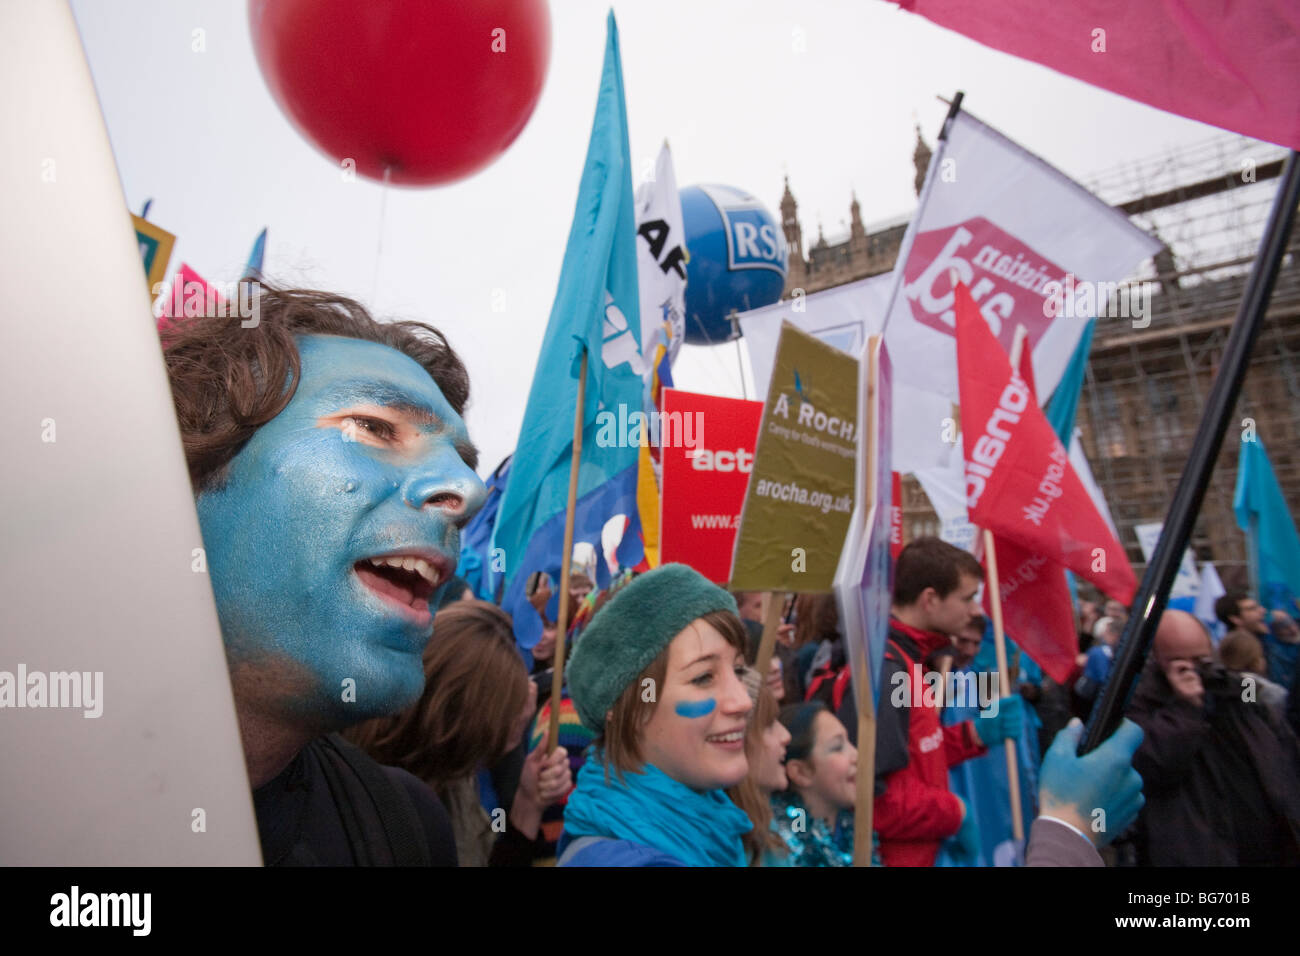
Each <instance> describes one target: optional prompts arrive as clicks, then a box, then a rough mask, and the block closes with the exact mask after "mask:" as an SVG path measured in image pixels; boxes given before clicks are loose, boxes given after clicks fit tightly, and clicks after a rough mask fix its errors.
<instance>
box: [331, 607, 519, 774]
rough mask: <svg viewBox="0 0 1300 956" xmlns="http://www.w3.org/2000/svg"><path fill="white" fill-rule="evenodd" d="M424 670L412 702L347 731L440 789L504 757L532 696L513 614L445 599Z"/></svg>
mask: <svg viewBox="0 0 1300 956" xmlns="http://www.w3.org/2000/svg"><path fill="white" fill-rule="evenodd" d="M424 675H425V682H424V693H423V694H422V695H421V697H420V701H419V703H417V704H416V705H415V706H414V707H411V708H410V709H408V710H405V711H403V712H402V713H400V714H397V715H395V716H392V717H379V718H376V719H374V720H369V721H366V722H365V723H363V724H359V725H357V726H356V727H351V728H349V729H348V730H345V731H344V732H343V735H344V736H345V737H347V738H348V739H349V740H351V741H352V742H353V743H355V744H357V745H358V746H360V747H361V748H362V749H363V750H365V751H366V752H367V753H369V754H370V756H372V757H374V758H375V759H376V760H378V761H379V762H380V763H382V764H387V765H389V766H393V767H401V768H402V769H403V770H407V771H409V772H411V773H413V774H415V775H416V776H417V777H419V778H420V779H421V780H423V781H425V782H426V783H428V784H429V785H430V786H432V787H433V788H434V789H435V790H438V789H441V788H443V787H445V786H446V785H447V784H450V783H452V782H453V781H455V780H458V779H460V778H463V777H466V776H469V775H470V774H472V773H473V772H474V771H475V770H477V769H478V767H480V766H481V765H483V764H490V763H492V762H493V761H495V760H497V759H499V758H500V757H502V756H503V755H504V754H505V752H506V748H507V746H508V745H509V743H510V737H511V734H512V733H513V732H514V731H515V729H516V727H517V726H518V724H519V719H520V714H521V713H522V712H523V709H524V706H525V705H526V704H527V702H528V675H527V673H526V672H525V670H524V662H523V659H522V658H521V657H520V656H519V652H518V651H517V650H516V649H515V637H514V631H513V630H512V628H511V622H510V617H509V615H507V614H506V613H505V612H504V611H502V610H501V609H500V608H499V607H497V606H496V605H495V604H489V603H488V602H487V601H456V602H455V603H453V604H449V605H447V607H445V608H444V609H443V610H441V611H439V612H438V613H437V615H436V616H435V617H434V619H433V639H432V640H430V641H429V644H428V646H427V647H426V648H425V649H424Z"/></svg>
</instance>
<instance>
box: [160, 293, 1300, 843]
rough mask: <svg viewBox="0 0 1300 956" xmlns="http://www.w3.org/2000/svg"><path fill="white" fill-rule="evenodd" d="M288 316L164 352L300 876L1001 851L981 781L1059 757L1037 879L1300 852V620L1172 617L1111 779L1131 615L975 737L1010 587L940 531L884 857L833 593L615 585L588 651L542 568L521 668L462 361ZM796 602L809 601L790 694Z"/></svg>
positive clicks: (418, 338) (582, 608)
mask: <svg viewBox="0 0 1300 956" xmlns="http://www.w3.org/2000/svg"><path fill="white" fill-rule="evenodd" d="M260 305H261V321H260V323H259V325H258V326H257V327H256V328H253V329H247V328H242V327H241V326H240V325H239V324H238V323H239V319H238V318H231V319H223V318H219V317H218V318H211V319H205V320H202V321H196V322H188V323H176V324H173V325H172V326H169V327H168V328H167V329H166V330H165V331H164V333H163V344H164V350H165V357H166V362H167V368H168V373H169V376H170V380H171V385H172V389H173V394H174V397H175V402H176V409H177V415H178V420H179V422H180V425H181V430H182V437H183V441H184V448H185V452H186V456H187V460H188V463H189V467H190V475H191V480H192V483H193V486H194V492H195V497H196V503H197V506H198V513H199V518H200V524H201V528H202V531H203V537H204V544H205V548H206V549H207V557H208V564H209V567H210V569H211V575H212V581H213V590H214V595H215V597H216V600H217V608H218V615H219V618H220V622H221V628H222V636H223V640H224V642H225V646H226V652H227V660H228V664H229V669H230V678H231V687H232V691H233V694H234V700H235V705H236V713H237V716H238V718H239V727H240V733H241V737H242V741H243V745H244V750H245V755H246V759H247V765H248V772H249V782H250V785H251V787H252V789H253V799H254V807H255V810H256V814H257V822H258V827H259V832H260V835H261V841H262V849H263V857H264V860H265V862H266V863H267V864H268V865H352V864H369V865H386V864H389V865H391V864H439V865H456V864H459V865H462V866H483V865H501V866H506V865H514V866H522V865H545V864H556V865H560V866H847V865H850V864H852V863H853V862H854V859H855V855H856V856H858V857H862V856H866V855H869V856H870V858H871V859H872V860H873V862H875V863H876V864H878V865H884V866H930V865H934V864H935V863H936V860H937V859H938V857H939V855H940V853H941V851H945V852H946V853H947V854H948V857H949V858H951V859H954V860H956V861H959V862H960V861H962V860H967V861H970V860H973V859H975V848H976V846H977V845H978V841H979V831H980V827H981V820H980V819H979V818H978V816H979V815H978V814H977V813H976V812H975V810H974V808H973V807H972V806H970V805H969V804H968V802H967V801H966V800H964V799H963V798H962V797H961V796H959V795H957V794H955V793H954V792H953V791H952V788H951V787H950V783H949V772H950V769H951V768H953V767H955V766H957V765H959V764H961V763H962V762H964V761H968V760H971V759H973V758H978V757H981V756H983V755H985V754H987V753H988V752H989V750H990V749H998V748H1000V747H1001V746H1002V742H1003V741H1005V740H1013V741H1018V740H1020V739H1021V738H1022V737H1025V736H1033V737H1034V739H1035V740H1036V741H1039V740H1041V744H1042V746H1041V751H1042V753H1043V757H1042V760H1041V765H1040V766H1037V767H1036V768H1035V769H1036V771H1037V773H1036V779H1037V781H1038V785H1037V788H1036V790H1034V791H1033V792H1030V793H1028V794H1026V799H1027V800H1029V801H1030V802H1031V805H1032V806H1033V807H1036V810H1031V814H1032V819H1033V822H1032V827H1031V829H1030V831H1029V834H1028V845H1027V847H1026V848H1025V851H1024V859H1025V862H1026V863H1027V864H1029V865H1085V866H1087V865H1093V866H1097V865H1102V863H1103V858H1102V856H1101V854H1100V852H1099V851H1101V850H1103V849H1105V850H1106V852H1107V854H1108V856H1109V862H1124V861H1125V860H1126V859H1132V860H1134V861H1136V862H1140V863H1150V864H1156V865H1161V864H1189V865H1195V864H1202V863H1210V864H1294V863H1297V862H1300V751H1298V750H1297V743H1296V736H1295V732H1296V730H1297V712H1296V694H1295V693H1294V691H1293V688H1294V686H1295V680H1296V675H1295V670H1296V656H1297V655H1296V652H1297V649H1300V634H1298V633H1297V629H1296V625H1295V620H1294V618H1293V617H1291V616H1290V615H1287V614H1285V613H1283V614H1281V616H1280V617H1274V618H1273V619H1272V620H1271V621H1270V620H1268V619H1267V617H1266V616H1265V614H1264V612H1263V610H1262V609H1261V608H1260V607H1259V606H1258V605H1257V604H1256V603H1255V602H1254V601H1252V600H1250V599H1249V598H1248V597H1247V596H1246V595H1244V594H1241V593H1234V594H1230V595H1227V596H1225V598H1224V599H1223V600H1222V601H1220V602H1219V609H1218V612H1219V616H1220V618H1221V620H1222V621H1223V624H1224V625H1225V627H1226V628H1228V634H1227V635H1226V636H1225V637H1224V638H1223V639H1222V640H1221V641H1219V643H1218V646H1217V648H1216V647H1215V646H1214V644H1213V643H1212V641H1211V638H1210V636H1209V634H1208V633H1207V632H1206V630H1205V628H1204V627H1203V625H1202V624H1201V623H1200V622H1198V621H1197V620H1196V619H1195V618H1194V617H1192V616H1191V615H1189V614H1185V613H1183V612H1179V611H1167V612H1165V615H1164V617H1163V618H1162V619H1161V621H1160V627H1159V630H1158V632H1157V635H1156V640H1155V646H1154V652H1153V653H1152V655H1151V657H1150V659H1149V661H1148V665H1147V668H1146V670H1145V671H1144V673H1143V676H1142V680H1141V682H1140V684H1139V686H1138V688H1137V692H1136V693H1135V695H1134V697H1133V700H1132V703H1131V705H1130V708H1129V714H1128V719H1125V720H1124V721H1123V723H1122V724H1121V726H1120V727H1119V729H1118V730H1117V731H1116V732H1115V733H1114V734H1113V735H1112V736H1111V737H1110V738H1109V739H1108V740H1107V741H1106V742H1105V743H1104V744H1103V745H1102V746H1101V747H1099V748H1097V749H1096V750H1094V751H1092V752H1091V753H1089V754H1087V755H1086V756H1083V757H1079V756H1078V755H1077V752H1076V751H1077V745H1078V741H1079V738H1080V734H1081V732H1082V725H1081V722H1080V721H1079V719H1078V718H1079V717H1080V716H1086V714H1087V711H1088V709H1089V708H1090V707H1091V704H1092V702H1093V701H1094V700H1095V698H1096V696H1097V693H1098V690H1099V688H1100V687H1101V686H1103V685H1104V683H1105V681H1106V678H1107V673H1108V671H1109V668H1110V667H1111V665H1112V662H1113V659H1114V652H1115V646H1116V643H1117V642H1118V640H1119V637H1120V635H1121V633H1122V632H1123V619H1124V617H1125V615H1126V613H1127V612H1126V610H1125V609H1124V608H1123V607H1122V606H1120V605H1118V603H1117V602H1106V604H1105V606H1104V607H1102V608H1099V607H1097V606H1096V605H1095V604H1094V603H1091V602H1086V601H1085V602H1082V603H1081V608H1080V612H1081V613H1080V647H1079V659H1078V666H1077V667H1076V673H1075V675H1074V676H1073V677H1072V678H1071V680H1070V681H1069V682H1067V683H1066V684H1057V683H1056V682H1053V681H1051V680H1050V678H1046V677H1042V676H1041V674H1039V673H1037V672H1036V671H1033V670H1032V669H1031V668H1028V667H1026V668H1023V669H1020V670H1019V671H1017V672H1016V675H1015V676H1016V678H1017V680H1016V683H1015V684H1014V685H1013V686H1014V690H1013V693H1011V694H1010V695H1009V696H1004V697H1003V696H1000V697H999V698H998V699H997V700H996V701H995V702H993V703H995V704H996V706H988V707H986V708H984V709H982V710H980V711H979V713H978V715H977V716H976V717H974V718H973V719H968V720H957V721H945V720H944V715H943V710H944V706H945V702H944V701H943V700H939V701H933V700H930V699H929V698H927V695H926V694H925V689H924V688H923V687H922V686H920V684H921V682H922V679H923V674H926V673H929V672H932V671H939V672H940V673H948V672H967V671H970V670H971V669H972V668H976V667H978V666H979V664H980V659H981V657H980V649H981V645H983V644H986V643H987V642H988V638H987V623H986V622H985V621H984V619H983V617H982V615H981V609H980V605H979V603H978V600H977V598H978V595H979V593H980V590H981V586H982V584H983V581H984V574H983V569H982V568H981V566H980V564H979V563H978V562H977V561H976V560H975V559H974V558H973V557H972V556H971V555H970V554H968V553H967V552H965V551H962V550H961V549H959V548H956V547H953V546H952V545H949V544H947V543H945V542H943V541H940V540H938V539H935V538H921V539H918V540H915V541H912V542H911V543H909V544H908V545H907V546H906V547H905V548H904V549H903V550H902V552H901V553H900V555H899V556H898V558H897V561H896V565H895V568H894V587H893V604H892V608H891V616H890V622H889V623H890V629H889V636H888V641H887V646H886V650H885V655H884V667H883V671H882V675H881V677H882V681H881V686H882V687H885V688H889V687H892V686H896V685H897V686H902V687H906V688H907V689H908V693H906V694H902V695H900V697H899V700H901V701H902V703H901V704H900V703H898V702H896V701H895V700H894V699H892V695H890V694H889V693H888V692H887V691H882V692H881V694H880V699H879V704H878V706H877V707H876V711H875V741H874V744H875V746H874V752H875V765H874V780H873V781H871V783H872V787H871V788H870V789H871V791H872V793H873V795H874V799H873V827H872V846H871V848H870V853H869V854H867V852H866V850H865V848H863V850H862V852H861V853H857V854H855V849H857V848H855V843H854V819H855V808H856V806H857V802H858V800H859V793H860V792H861V790H862V789H864V788H860V787H859V785H858V780H857V771H858V750H857V748H858V746H859V744H860V743H861V742H860V741H859V740H858V739H857V738H858V733H859V720H858V714H857V698H856V696H855V690H854V688H853V687H852V681H851V678H850V668H849V666H848V658H849V657H850V656H851V649H850V648H849V647H848V646H847V644H846V642H847V640H849V639H850V638H851V636H849V635H844V634H841V633H840V629H839V623H838V614H837V612H836V605H835V601H834V599H833V598H832V597H830V596H827V595H815V594H801V595H797V596H793V595H779V594H752V593H742V594H737V595H732V594H730V593H728V592H727V591H725V590H723V589H721V588H720V587H718V586H716V585H715V584H713V583H710V582H709V581H708V580H706V579H705V578H704V577H702V576H701V575H700V574H699V573H697V572H696V571H694V570H692V569H691V568H689V567H687V566H685V565H680V564H668V565H664V566H662V567H659V568H656V569H654V570H650V571H647V572H645V573H642V574H639V575H635V576H628V575H624V576H622V577H621V578H620V579H619V580H618V581H617V582H615V583H613V584H612V585H611V586H610V587H608V588H605V589H603V590H600V589H597V588H596V587H595V582H594V581H593V580H591V578H590V577H589V576H587V575H581V574H580V575H575V576H574V577H573V578H572V579H571V580H570V582H569V587H570V595H569V596H570V598H571V600H572V603H573V605H574V606H575V608H576V609H577V613H576V614H575V615H574V620H575V624H574V626H573V627H570V628H566V629H565V633H563V634H561V633H560V632H559V628H558V626H557V624H556V622H555V621H552V620H549V619H547V617H546V607H547V605H548V604H549V601H550V597H551V593H550V589H551V587H552V586H553V583H552V582H549V581H548V580H546V579H545V578H544V577H543V578H539V579H537V580H536V581H534V582H533V583H532V585H531V586H530V593H532V594H533V596H534V606H535V608H536V609H537V612H538V613H539V614H540V615H542V618H543V632H542V639H541V641H539V642H538V643H537V644H535V645H534V646H533V647H531V648H526V649H525V648H521V647H520V646H519V645H518V643H517V641H516V637H515V633H514V629H513V623H512V620H511V618H510V616H509V615H507V614H506V613H505V612H503V611H502V610H501V609H500V608H499V607H497V606H496V605H495V604H493V603H490V602H488V601H483V600H479V599H477V598H476V597H475V596H474V594H473V592H472V590H470V589H469V588H468V587H467V586H466V584H465V582H464V581H462V580H460V579H458V578H455V577H454V576H453V571H454V568H455V563H456V558H457V553H456V552H457V542H458V540H459V539H458V531H459V529H461V528H463V527H464V525H465V524H466V522H467V521H468V520H469V519H470V518H471V517H472V515H473V514H474V513H475V511H476V510H477V509H478V507H479V506H480V505H481V503H482V500H483V494H484V492H483V485H482V483H481V482H480V481H479V479H478V478H477V476H476V475H475V472H474V468H475V466H476V464H477V461H476V452H475V449H474V446H473V444H472V442H471V440H470V436H469V434H468V432H467V430H466V428H465V425H464V421H463V418H462V416H463V413H464V409H465V405H466V403H467V401H468V397H469V381H468V376H467V374H466V372H465V369H464V367H463V366H462V365H461V363H460V360H459V359H458V358H457V356H456V355H455V353H454V352H453V351H452V349H451V348H450V346H449V345H448V344H447V342H446V341H445V340H444V339H443V338H442V336H441V335H440V334H439V333H437V332H436V330H434V329H432V328H431V327H428V326H425V325H422V324H420V323H412V322H403V323H378V322H375V321H374V320H373V319H372V318H371V317H370V316H369V315H368V314H366V312H365V311H364V309H362V308H361V307H360V306H359V305H357V304H356V303H354V302H351V301H350V300H347V299H343V298H341V297H336V296H330V295H326V294H323V293H309V292H293V291H279V290H274V289H269V288H268V289H264V291H263V292H262V300H261V303H260ZM769 601H785V602H786V603H785V605H784V606H783V608H782V611H783V614H782V619H783V623H782V625H781V627H780V630H779V633H778V640H777V646H776V653H775V654H774V655H773V658H772V662H771V665H770V668H769V670H768V671H767V672H766V673H762V674H760V673H759V672H758V671H757V669H756V667H755V665H756V663H757V655H758V647H759V637H760V635H761V630H762V626H761V624H759V623H758V622H759V621H761V620H762V619H763V617H764V608H765V605H766V604H767V602H769ZM1012 637H1014V635H1012ZM561 642H564V643H563V644H561ZM561 647H563V648H564V650H565V654H564V657H565V659H566V660H567V667H566V668H565V669H564V673H563V682H562V683H563V692H562V694H561V695H560V697H559V699H558V701H552V700H551V698H550V690H551V685H552V677H553V674H554V671H553V665H554V662H555V659H556V657H557V655H558V652H559V650H560V648H561ZM553 704H557V705H558V709H559V714H558V716H557V717H556V718H555V720H554V721H553V720H552V714H551V708H552V705H553ZM552 723H554V724H555V725H556V727H557V728H558V730H557V732H556V733H555V734H552V733H551V731H550V727H551V725H552ZM868 726H869V725H868ZM1144 804H1145V806H1144ZM1099 821H1100V823H1099ZM985 825H987V822H986V823H985ZM1111 844H1116V846H1111ZM1116 847H1124V848H1125V850H1124V851H1123V852H1120V851H1119V850H1118V849H1117V848H1116Z"/></svg>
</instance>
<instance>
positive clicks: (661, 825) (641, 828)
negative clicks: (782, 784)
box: [564, 754, 753, 866]
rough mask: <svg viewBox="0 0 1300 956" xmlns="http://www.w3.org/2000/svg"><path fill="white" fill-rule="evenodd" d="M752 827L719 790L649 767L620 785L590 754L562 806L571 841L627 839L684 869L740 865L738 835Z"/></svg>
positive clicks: (742, 853) (628, 775)
mask: <svg viewBox="0 0 1300 956" xmlns="http://www.w3.org/2000/svg"><path fill="white" fill-rule="evenodd" d="M751 829H753V824H752V823H750V820H749V817H747V816H746V815H745V813H744V811H743V810H741V809H740V808H738V807H737V806H736V805H735V804H734V803H732V802H731V800H730V799H729V798H728V797H727V795H726V794H725V793H723V792H722V791H721V790H709V791H706V792H705V793H700V792H698V791H696V790H692V789H691V788H690V787H688V786H686V784H684V783H678V782H677V781H676V780H674V779H672V778H671V777H669V776H668V775H667V774H665V773H664V772H663V771H662V770H660V769H658V768H657V767H655V766H654V765H653V764H646V765H645V766H644V767H643V768H642V772H640V773H625V774H623V779H622V781H621V782H620V781H619V776H618V774H617V773H616V772H614V771H612V770H611V771H610V774H609V780H608V782H606V780H605V765H604V762H603V761H601V760H600V759H599V757H598V756H596V755H595V754H593V755H592V756H591V757H589V758H588V759H587V762H586V763H585V764H583V765H582V769H581V770H579V771H578V783H577V787H576V788H575V789H574V791H573V792H572V793H571V794H569V802H568V803H567V804H566V805H565V808H564V832H565V835H566V836H567V837H568V838H569V839H577V838H578V837H584V836H597V837H611V838H613V839H615V840H630V841H632V842H633V843H640V844H641V845H642V846H648V847H651V848H653V849H656V850H659V851H661V852H663V853H667V854H668V855H669V856H672V857H674V858H676V859H678V860H680V861H681V862H682V863H685V864H686V865H687V866H744V865H745V863H746V859H745V849H744V846H743V845H742V844H741V842H740V836H741V834H742V833H748V832H749V831H750V830H751Z"/></svg>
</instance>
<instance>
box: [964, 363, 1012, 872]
mask: <svg viewBox="0 0 1300 956" xmlns="http://www.w3.org/2000/svg"><path fill="white" fill-rule="evenodd" d="M1012 367H1013V368H1014V367H1015V366H1014V365H1013V366H1012ZM984 560H985V562H986V563H987V565H988V569H989V581H988V586H989V589H990V590H989V609H990V610H991V611H992V612H993V649H994V651H995V652H996V653H997V658H998V683H999V685H1000V693H1001V696H1003V697H1010V696H1011V672H1010V671H1009V670H1008V669H1007V639H1006V633H1005V632H1004V631H1003V630H1002V591H1001V590H1000V589H999V587H998V555H997V550H996V549H995V548H994V546H993V532H992V531H990V530H989V529H988V528H985V529H984ZM1003 744H1004V745H1005V750H1006V754H1007V783H1008V784H1009V786H1010V790H1011V835H1012V836H1013V837H1014V838H1015V841H1016V847H1017V850H1019V849H1020V848H1021V847H1023V846H1024V842H1025V820H1024V817H1022V816H1021V815H1020V766H1019V762H1018V761H1017V760H1016V742H1015V741H1014V740H1012V739H1011V738H1010V737H1008V738H1007V739H1006V740H1004V741H1003ZM966 812H967V813H969V812H970V809H969V808H967V811H966Z"/></svg>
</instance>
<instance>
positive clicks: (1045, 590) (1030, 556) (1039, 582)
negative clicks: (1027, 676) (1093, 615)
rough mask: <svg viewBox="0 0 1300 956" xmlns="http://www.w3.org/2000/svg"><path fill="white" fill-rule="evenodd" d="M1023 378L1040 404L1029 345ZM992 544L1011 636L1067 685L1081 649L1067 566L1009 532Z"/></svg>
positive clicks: (1024, 355) (1022, 367) (1022, 356)
mask: <svg viewBox="0 0 1300 956" xmlns="http://www.w3.org/2000/svg"><path fill="white" fill-rule="evenodd" d="M1020 377H1021V378H1023V379H1024V381H1025V385H1026V387H1027V388H1028V389H1029V400H1030V402H1031V403H1033V404H1034V405H1035V406H1036V405H1037V404H1038V402H1037V399H1036V397H1035V396H1036V395H1037V389H1035V388H1034V359H1033V355H1032V353H1031V352H1030V351H1029V349H1028V348H1026V349H1024V350H1023V351H1022V352H1021V353H1020ZM993 542H994V544H993V547H994V549H995V550H996V551H997V558H998V590H999V592H1000V593H1001V598H1002V620H1003V622H1004V623H1005V625H1006V631H1007V634H1008V635H1009V636H1010V637H1011V638H1012V639H1013V640H1014V641H1015V642H1016V643H1017V644H1019V645H1020V647H1021V649H1023V650H1024V652H1025V653H1026V654H1028V655H1029V656H1030V657H1032V658H1033V659H1034V660H1035V661H1037V662H1038V666H1039V667H1041V668H1042V669H1043V671H1044V672H1045V673H1046V674H1047V675H1048V676H1049V677H1051V678H1052V680H1054V681H1056V682H1057V683H1058V684H1064V683H1065V682H1066V681H1067V680H1068V679H1069V677H1070V671H1072V670H1073V669H1074V659H1075V656H1076V655H1077V654H1078V653H1079V638H1078V635H1077V634H1076V633H1075V630H1074V611H1073V608H1072V606H1071V602H1070V589H1069V586H1068V585H1067V584H1066V583H1065V569H1064V568H1062V567H1061V566H1060V565H1059V564H1057V563H1056V562H1055V561H1053V560H1052V559H1051V558H1049V557H1047V556H1046V555H1043V554H1036V553H1035V552H1033V551H1028V550H1026V549H1025V548H1022V547H1021V546H1020V545H1018V544H1016V543H1015V542H1014V541H1012V540H1011V539H1010V538H1007V537H1005V536H997V535H995V536H994V538H993ZM986 560H987V559H986ZM991 600H992V594H991V593H990V590H989V589H988V588H986V589H985V590H984V610H985V612H986V613H991V608H990V601H991Z"/></svg>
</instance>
